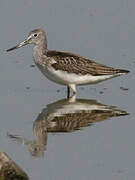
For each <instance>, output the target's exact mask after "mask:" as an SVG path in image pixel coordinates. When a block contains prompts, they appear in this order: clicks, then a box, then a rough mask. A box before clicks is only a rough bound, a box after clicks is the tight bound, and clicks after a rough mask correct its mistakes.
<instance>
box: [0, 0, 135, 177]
mask: <svg viewBox="0 0 135 180" xmlns="http://www.w3.org/2000/svg"><path fill="white" fill-rule="evenodd" d="M134 6H135V2H134V1H132V0H131V1H126V0H102V1H101V0H91V1H89V0H84V1H77V0H72V1H71V0H69V1H66V0H57V1H55V0H46V1H43V0H39V1H36V0H33V1H32V0H27V1H26V0H22V1H17V0H12V1H8V0H1V1H0V23H1V30H0V31H1V33H0V59H1V60H0V100H1V101H0V119H1V120H0V149H2V151H4V152H6V153H7V154H8V155H9V156H10V157H11V158H12V159H13V161H15V162H17V164H19V166H20V167H21V168H22V169H23V170H24V171H25V172H26V173H27V174H28V176H29V178H30V179H31V180H36V179H39V180H41V179H48V180H53V179H55V180H62V179H65V180H70V179H74V180H76V179H77V180H82V179H85V180H87V179H88V180H89V179H93V180H97V179H101V180H108V179H109V180H114V179H115V180H120V179H122V180H127V179H128V180H132V179H134V178H135V172H134V167H135V158H134V152H135V142H134V136H135V131H134V126H135V118H134V117H135V111H134V104H135V101H134V99H135V95H134V92H135V83H134V80H135V73H134V68H135V51H134V47H135V36H134V34H135V25H134V19H135V12H134ZM37 27H41V28H43V29H45V30H46V32H47V36H48V43H49V44H48V45H49V49H57V50H63V51H69V52H74V53H77V54H80V55H82V56H85V57H89V58H92V59H95V60H96V61H97V62H100V63H103V64H106V65H109V66H112V67H115V68H124V69H128V70H130V71H131V73H130V74H128V75H124V76H121V77H118V78H115V79H111V80H108V81H105V82H102V83H100V84H97V85H92V86H83V87H78V89H77V90H78V94H77V99H78V101H77V102H79V100H80V99H81V102H79V105H80V106H81V108H82V109H83V113H82V112H81V115H82V114H83V116H84V115H85V116H84V117H85V118H82V116H81V115H80V114H79V115H78V114H77V113H78V107H79V108H80V106H78V104H74V108H73V107H72V108H71V107H70V105H71V103H73V102H70V103H69V102H67V100H62V99H65V97H66V88H65V87H63V86H59V85H57V84H54V83H52V82H50V81H48V80H47V79H46V78H45V77H44V76H43V75H42V74H41V73H40V71H39V70H38V69H37V67H33V57H32V47H24V48H21V49H18V50H16V51H13V52H11V53H6V52H5V51H4V50H5V49H8V48H10V47H12V46H14V45H16V44H17V43H18V42H20V41H22V40H24V38H25V37H26V36H27V34H28V33H29V31H31V30H32V29H34V28H37ZM94 100H95V101H97V103H98V104H101V105H102V106H104V105H106V106H107V107H110V108H112V109H117V110H121V111H122V112H123V111H124V112H125V111H126V112H127V113H128V114H129V115H125V116H116V115H113V117H112V116H109V115H110V114H109V115H106V114H104V113H105V112H104V113H103V112H102V111H101V110H100V111H94V113H95V112H98V113H99V112H100V113H99V114H98V118H99V117H102V118H101V120H99V122H96V120H97V119H98V118H97V117H96V115H95V116H94V118H93V119H94V120H95V121H94V120H93V119H89V120H90V122H89V123H88V124H87V123H86V124H85V127H83V124H82V127H83V128H81V130H76V129H79V128H78V127H77V125H78V124H79V123H76V122H71V121H73V120H74V119H75V120H76V119H77V120H79V122H82V119H84V120H88V119H87V118H86V117H87V116H86V114H88V112H87V113H86V109H85V108H86V107H87V108H89V107H90V105H91V104H90V102H91V103H92V102H95V101H94ZM59 101H60V102H61V103H67V104H68V105H69V106H68V105H67V106H66V107H68V118H67V116H66V115H65V114H64V117H63V116H62V119H64V118H65V116H66V118H65V120H66V119H68V120H70V122H71V126H70V123H69V122H68V123H67V124H66V123H65V122H64V123H63V124H64V125H63V126H62V125H61V126H60V127H61V129H60V128H58V127H59V126H57V128H56V125H57V123H56V122H57V121H54V122H53V127H55V132H53V133H52V132H48V131H49V129H47V128H46V127H45V128H44V131H43V132H44V138H43V141H42V143H40V144H42V145H43V146H42V148H41V149H42V152H41V151H40V153H41V154H40V153H39V154H38V155H37V156H34V155H35V154H33V151H32V150H33V146H29V144H30V145H31V141H33V139H34V138H35V137H34V136H33V135H35V134H33V127H34V122H35V120H36V119H37V118H38V117H39V116H38V115H39V114H40V113H41V112H42V111H43V109H44V110H45V112H46V111H47V113H48V114H49V118H50V116H51V118H53V117H54V116H53V115H54V114H51V113H50V112H51V111H52V112H53V111H57V110H58V112H59V110H61V106H62V107H63V104H61V105H60V107H59V105H58V106H57V108H56V106H55V105H57V102H59ZM85 103H86V104H85ZM106 106H105V107H106ZM111 106H116V107H111ZM49 107H51V108H52V110H48V108H49ZM64 107H65V105H64ZM69 107H70V108H69ZM92 107H93V106H92ZM94 107H97V105H96V106H95V105H94ZM98 107H99V106H98ZM72 109H77V113H74V111H71V110H72ZM62 110H63V111H64V108H62ZM79 110H80V109H79ZM63 111H62V112H63ZM79 113H80V112H79ZM89 113H91V112H90V111H89ZM48 114H47V115H46V116H43V119H48ZM50 114H51V115H50ZM43 115H44V111H43ZM75 115H77V117H76V116H75ZM72 116H73V118H72ZM56 117H57V116H56ZM58 117H59V116H58ZM58 117H57V118H56V119H55V120H58V119H59V118H58ZM60 117H61V116H60ZM69 117H70V118H69ZM88 117H92V115H91V114H90V115H88ZM105 117H106V118H105ZM105 119H106V120H105ZM92 120H93V121H92ZM97 121H98V120H97ZM60 122H61V121H60ZM72 124H74V125H76V128H75V129H70V127H73V125H72ZM66 125H68V126H66ZM88 125H89V126H88ZM86 126H87V127H86ZM62 127H64V130H63V131H64V132H61V131H62ZM65 127H68V130H67V128H65ZM56 130H57V132H56ZM60 130H61V131H60ZM65 131H66V132H65ZM58 132H59V133H58ZM7 133H8V134H10V135H12V139H11V138H9V136H7ZM40 135H41V134H40ZM10 137H11V136H10ZM19 138H20V139H19ZM22 139H25V140H27V141H28V142H30V143H26V144H25V143H24V142H23V144H22V141H23V140H22ZM39 139H42V138H39ZM14 141H15V142H14ZM16 141H17V142H16ZM18 141H19V142H18ZM34 142H35V141H34ZM32 145H33V144H32ZM31 147H32V148H31ZM34 147H35V146H34ZM34 150H36V151H37V149H34ZM34 152H35V151H34Z"/></svg>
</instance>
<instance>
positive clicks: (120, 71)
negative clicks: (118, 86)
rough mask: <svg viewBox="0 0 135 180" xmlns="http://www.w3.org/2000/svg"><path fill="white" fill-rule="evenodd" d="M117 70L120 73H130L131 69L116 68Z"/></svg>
mask: <svg viewBox="0 0 135 180" xmlns="http://www.w3.org/2000/svg"><path fill="white" fill-rule="evenodd" d="M116 72H117V73H118V74H127V73H129V72H130V71H128V70H125V69H116Z"/></svg>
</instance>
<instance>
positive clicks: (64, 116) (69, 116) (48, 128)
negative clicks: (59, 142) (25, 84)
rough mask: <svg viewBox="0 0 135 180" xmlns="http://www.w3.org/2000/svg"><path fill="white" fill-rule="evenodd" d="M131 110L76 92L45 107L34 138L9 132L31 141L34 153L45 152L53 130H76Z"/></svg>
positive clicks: (30, 144)
mask: <svg viewBox="0 0 135 180" xmlns="http://www.w3.org/2000/svg"><path fill="white" fill-rule="evenodd" d="M127 114H128V113H127V112H126V111H122V110H119V109H117V108H116V107H113V106H107V105H104V104H101V103H98V102H97V101H96V100H87V99H76V96H72V97H71V98H69V99H62V100H59V101H57V102H54V103H52V104H48V105H47V107H46V108H44V109H43V110H42V112H41V113H40V114H39V115H38V117H37V119H36V120H35V121H34V124H33V133H34V137H35V138H34V140H33V141H29V140H27V139H24V138H22V137H19V136H15V135H11V134H8V136H9V137H10V138H11V139H14V140H16V141H19V142H21V143H22V144H25V145H27V147H28V149H29V151H30V152H31V154H32V155H33V156H43V155H44V151H45V149H46V145H47V135H48V133H49V132H55V133H56V132H72V131H75V130H79V129H82V128H84V127H87V126H90V125H92V124H93V123H96V122H100V121H103V120H107V119H109V118H111V117H113V116H123V115H127Z"/></svg>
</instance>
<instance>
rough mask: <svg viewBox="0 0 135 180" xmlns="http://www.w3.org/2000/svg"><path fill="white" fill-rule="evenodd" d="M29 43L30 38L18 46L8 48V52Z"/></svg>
mask: <svg viewBox="0 0 135 180" xmlns="http://www.w3.org/2000/svg"><path fill="white" fill-rule="evenodd" d="M27 44H28V40H25V41H23V42H21V43H20V44H18V45H17V46H14V47H12V48H10V49H7V52H9V51H12V50H14V49H18V48H20V47H22V46H25V45H27Z"/></svg>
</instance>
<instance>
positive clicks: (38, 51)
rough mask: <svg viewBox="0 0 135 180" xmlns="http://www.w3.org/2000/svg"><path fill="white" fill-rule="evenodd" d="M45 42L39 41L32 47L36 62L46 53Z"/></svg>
mask: <svg viewBox="0 0 135 180" xmlns="http://www.w3.org/2000/svg"><path fill="white" fill-rule="evenodd" d="M47 51H48V49H47V44H46V43H45V42H41V43H40V44H37V45H35V47H34V58H35V61H36V62H39V61H41V59H42V56H43V55H46V54H47Z"/></svg>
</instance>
